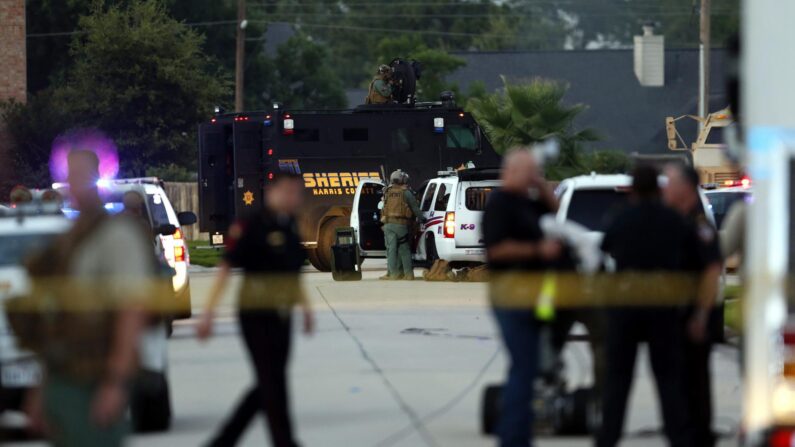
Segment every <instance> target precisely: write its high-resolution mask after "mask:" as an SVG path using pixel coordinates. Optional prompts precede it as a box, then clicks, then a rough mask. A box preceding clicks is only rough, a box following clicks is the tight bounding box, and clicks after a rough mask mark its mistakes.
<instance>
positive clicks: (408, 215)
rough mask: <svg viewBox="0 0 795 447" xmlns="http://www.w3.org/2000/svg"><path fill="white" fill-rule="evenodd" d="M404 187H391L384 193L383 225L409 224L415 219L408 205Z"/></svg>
mask: <svg viewBox="0 0 795 447" xmlns="http://www.w3.org/2000/svg"><path fill="white" fill-rule="evenodd" d="M407 190H408V189H407V188H406V187H405V186H403V185H391V186H388V187H387V188H386V190H385V191H384V209H383V210H382V211H381V216H382V217H381V221H382V222H383V223H396V224H408V223H409V222H410V221H411V219H412V218H413V217H414V213H413V212H412V211H411V207H409V204H408V203H406V197H405V192H406V191H407Z"/></svg>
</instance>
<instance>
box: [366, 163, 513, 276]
mask: <svg viewBox="0 0 795 447" xmlns="http://www.w3.org/2000/svg"><path fill="white" fill-rule="evenodd" d="M499 186H500V181H499V169H466V170H462V171H449V172H448V171H444V172H440V173H439V177H436V178H433V179H431V180H429V181H428V182H427V183H426V184H425V185H424V186H423V187H422V188H421V189H420V191H419V192H417V194H416V196H417V197H418V203H419V207H420V215H421V218H422V220H424V222H423V223H422V224H421V225H420V232H419V234H418V235H417V236H416V238H415V240H414V241H413V250H412V251H413V253H414V254H413V258H414V260H415V261H419V262H422V263H426V264H432V263H433V261H435V260H436V259H444V260H446V261H449V262H451V263H458V264H462V263H482V262H485V260H486V251H485V248H484V244H483V230H482V225H481V224H482V220H483V210H484V209H485V206H486V200H487V197H488V195H489V193H491V192H492V191H493V190H495V189H497V188H499ZM383 187H384V183H383V182H382V181H381V180H379V179H363V180H361V181H360V183H359V186H358V188H357V190H356V195H355V196H354V200H353V213H352V214H351V226H352V227H353V228H354V229H355V231H356V238H357V241H358V243H359V248H360V250H361V254H362V257H363V258H368V257H370V258H376V257H384V255H385V250H384V235H383V232H382V231H381V229H380V228H379V227H380V224H379V218H380V211H379V210H378V202H379V201H380V200H381V190H382V189H383Z"/></svg>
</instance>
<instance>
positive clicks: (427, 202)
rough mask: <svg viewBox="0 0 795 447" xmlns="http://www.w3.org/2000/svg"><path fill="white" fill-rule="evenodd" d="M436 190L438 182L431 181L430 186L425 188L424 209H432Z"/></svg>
mask: <svg viewBox="0 0 795 447" xmlns="http://www.w3.org/2000/svg"><path fill="white" fill-rule="evenodd" d="M435 192H436V183H431V184H430V185H428V188H427V189H425V198H424V199H422V211H429V210H430V209H431V203H433V193H435Z"/></svg>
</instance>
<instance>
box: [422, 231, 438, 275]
mask: <svg viewBox="0 0 795 447" xmlns="http://www.w3.org/2000/svg"><path fill="white" fill-rule="evenodd" d="M438 259H439V252H437V251H436V240H435V239H434V237H433V234H431V233H428V234H426V235H425V262H426V264H427V266H428V268H431V267H432V266H433V263H434V262H436V260H438Z"/></svg>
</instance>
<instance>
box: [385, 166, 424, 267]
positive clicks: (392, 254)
mask: <svg viewBox="0 0 795 447" xmlns="http://www.w3.org/2000/svg"><path fill="white" fill-rule="evenodd" d="M389 182H390V185H389V186H387V187H386V189H384V199H383V209H382V210H381V222H383V224H384V241H385V244H386V260H387V274H386V275H384V276H382V277H381V278H380V279H387V280H391V279H407V280H413V279H414V267H413V266H412V263H411V241H410V240H409V239H410V236H411V231H410V229H411V226H412V224H413V222H414V219H415V218H417V217H419V215H420V208H419V206H418V205H417V199H416V198H414V194H412V193H411V191H410V190H409V187H408V175H407V174H406V173H405V172H403V171H401V170H400V169H398V170H397V171H395V172H393V173H392V175H390V176H389Z"/></svg>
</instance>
